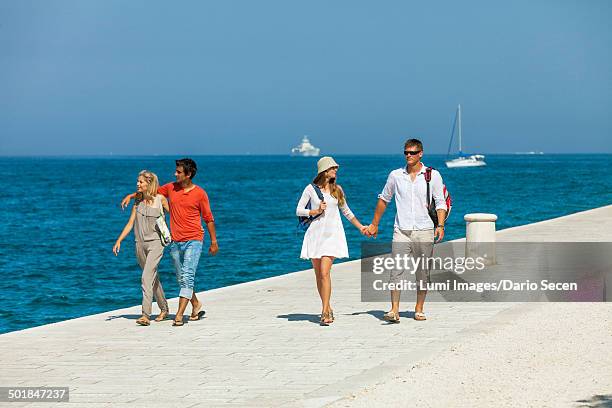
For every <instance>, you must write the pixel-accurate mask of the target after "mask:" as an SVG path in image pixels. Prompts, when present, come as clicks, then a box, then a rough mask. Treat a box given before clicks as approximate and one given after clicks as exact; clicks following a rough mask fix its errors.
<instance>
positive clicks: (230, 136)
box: [0, 0, 612, 155]
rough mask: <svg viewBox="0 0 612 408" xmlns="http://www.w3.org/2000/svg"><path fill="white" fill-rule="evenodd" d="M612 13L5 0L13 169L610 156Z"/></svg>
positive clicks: (474, 6) (592, 5)
mask: <svg viewBox="0 0 612 408" xmlns="http://www.w3.org/2000/svg"><path fill="white" fill-rule="evenodd" d="M610 21H612V2H610V1H607V0H602V1H596V0H584V1H583V0H581V1H565V0H556V1H547V0H542V1H522V0H518V1H465V2H462V1H436V2H425V1H406V0H403V1H391V0H388V1H384V2H373V1H334V2H329V1H318V0H314V1H308V2H296V1H286V0H280V1H266V0H258V1H246V0H245V1H233V0H224V1H217V2H212V1H181V2H161V1H135V0H132V1H128V2H126V1H112V0H111V1H109V0H105V1H81V0H74V1H45V2H42V1H27V0H26V1H24V0H19V1H16V0H14V1H6V0H5V1H2V2H0V90H1V92H0V155H41V154H42V155H46V154H49V155H70V154H75V155H82V154H88V155H89V154H100V155H107V154H109V153H111V152H112V153H113V154H129V155H137V154H194V155H195V154H244V153H251V154H285V153H288V151H289V149H290V148H291V147H293V146H294V145H296V144H297V143H298V142H299V140H300V139H301V136H302V135H303V134H308V135H310V136H311V139H312V141H313V143H314V144H316V145H317V146H320V147H321V148H322V150H323V153H333V154H337V153H394V152H397V151H400V150H401V149H402V142H403V140H404V139H406V138H408V137H417V138H420V139H422V140H423V141H424V142H425V148H426V151H428V152H431V153H444V152H446V148H447V144H448V138H449V133H450V126H451V122H452V117H453V115H454V111H455V108H456V105H457V104H458V103H461V104H462V107H463V124H464V126H463V131H464V137H465V149H464V150H467V151H471V152H483V153H490V152H515V151H528V150H543V151H545V152H559V153H566V152H607V153H610V152H612V143H610V140H611V136H612V115H610V112H611V111H612V74H611V72H612V45H611V44H612V28H611V27H612V25H611V24H610Z"/></svg>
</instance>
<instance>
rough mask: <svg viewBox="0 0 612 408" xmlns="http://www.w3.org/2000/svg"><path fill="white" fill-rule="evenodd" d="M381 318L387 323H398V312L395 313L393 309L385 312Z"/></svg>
mask: <svg viewBox="0 0 612 408" xmlns="http://www.w3.org/2000/svg"><path fill="white" fill-rule="evenodd" d="M383 320H384V321H386V322H389V323H399V322H400V318H399V313H395V312H393V311H391V312H387V313H385V315H384V316H383Z"/></svg>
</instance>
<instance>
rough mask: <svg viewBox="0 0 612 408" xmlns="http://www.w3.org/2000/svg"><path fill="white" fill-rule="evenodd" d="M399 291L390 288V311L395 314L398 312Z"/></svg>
mask: <svg viewBox="0 0 612 408" xmlns="http://www.w3.org/2000/svg"><path fill="white" fill-rule="evenodd" d="M401 293H402V292H401V291H399V290H392V291H391V312H393V313H395V314H399V305H400V295H401Z"/></svg>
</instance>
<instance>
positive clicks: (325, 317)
mask: <svg viewBox="0 0 612 408" xmlns="http://www.w3.org/2000/svg"><path fill="white" fill-rule="evenodd" d="M333 321H334V320H333V319H332V317H331V315H330V313H322V314H321V322H320V325H321V326H329V325H330V323H332V322H333Z"/></svg>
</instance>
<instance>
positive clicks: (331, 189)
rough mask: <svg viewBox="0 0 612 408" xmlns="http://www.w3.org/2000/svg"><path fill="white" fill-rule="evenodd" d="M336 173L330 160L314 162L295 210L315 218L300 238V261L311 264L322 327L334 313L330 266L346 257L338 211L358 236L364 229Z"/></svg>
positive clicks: (331, 159)
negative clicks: (314, 172) (309, 181)
mask: <svg viewBox="0 0 612 408" xmlns="http://www.w3.org/2000/svg"><path fill="white" fill-rule="evenodd" d="M337 172H338V164H337V163H336V162H335V161H334V159H333V158H331V157H322V158H321V159H320V160H319V161H318V163H317V173H318V174H317V176H316V177H315V179H314V180H313V182H312V184H309V185H308V186H306V188H305V189H304V192H303V193H302V197H301V198H300V201H299V202H298V205H297V209H296V214H297V216H298V217H308V216H310V217H316V218H315V219H314V220H313V221H312V222H311V224H310V227H309V228H308V230H307V231H306V234H305V235H304V243H303V244H302V253H301V255H300V258H302V259H310V260H311V261H312V266H313V268H314V271H315V275H316V278H317V290H318V291H319V296H320V297H321V303H322V308H323V310H322V312H321V325H324V326H328V325H329V324H330V323H332V322H333V321H334V312H333V311H332V308H331V306H330V304H329V301H330V298H331V278H330V271H331V267H332V264H333V262H334V259H336V258H347V257H348V256H349V254H348V246H347V244H346V236H345V234H344V228H343V226H342V220H341V219H340V211H342V214H343V215H344V216H345V217H346V219H347V220H349V221H350V222H351V224H353V225H354V226H355V227H357V228H358V229H359V230H360V231H361V233H362V234H364V231H365V229H366V228H367V227H365V226H363V225H362V224H361V223H360V222H359V220H358V219H357V217H355V216H354V215H353V213H352V212H351V209H350V208H349V207H348V205H347V203H346V197H345V195H344V191H343V190H342V188H341V187H340V186H339V185H338V184H336V179H337V178H336V177H337ZM313 184H314V185H315V186H317V188H318V189H319V190H320V192H321V193H322V194H323V198H324V199H323V200H320V199H319V195H318V194H317V191H316V190H315V187H313ZM308 203H310V208H307V205H308Z"/></svg>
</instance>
